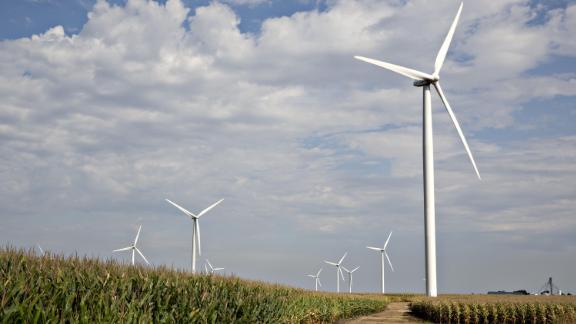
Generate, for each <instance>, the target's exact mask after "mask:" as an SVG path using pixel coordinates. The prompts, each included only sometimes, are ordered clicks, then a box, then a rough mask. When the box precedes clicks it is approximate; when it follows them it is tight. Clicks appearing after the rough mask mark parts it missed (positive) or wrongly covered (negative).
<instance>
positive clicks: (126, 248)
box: [112, 225, 150, 265]
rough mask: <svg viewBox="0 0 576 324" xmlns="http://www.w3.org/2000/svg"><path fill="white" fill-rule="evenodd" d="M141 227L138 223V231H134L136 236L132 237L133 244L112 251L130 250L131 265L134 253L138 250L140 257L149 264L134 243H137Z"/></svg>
mask: <svg viewBox="0 0 576 324" xmlns="http://www.w3.org/2000/svg"><path fill="white" fill-rule="evenodd" d="M141 229H142V225H140V227H139V228H138V233H136V238H135V239H134V244H132V245H130V246H127V247H125V248H122V249H118V250H114V251H112V252H120V251H128V250H132V265H134V254H135V252H138V254H140V256H141V257H142V259H144V261H146V263H147V264H148V265H150V262H148V260H146V257H145V256H144V254H142V252H140V250H139V249H138V248H137V247H136V244H137V243H138V237H139V236H140V230H141Z"/></svg>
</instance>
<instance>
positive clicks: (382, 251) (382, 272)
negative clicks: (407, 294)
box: [367, 231, 394, 293]
mask: <svg viewBox="0 0 576 324" xmlns="http://www.w3.org/2000/svg"><path fill="white" fill-rule="evenodd" d="M391 236H392V231H390V234H388V238H387V239H386V243H384V247H383V248H377V247H373V246H367V248H368V249H370V250H375V251H380V256H381V257H382V268H381V270H380V271H381V274H382V293H384V256H386V260H388V264H389V265H390V269H392V271H394V267H393V266H392V262H390V258H389V257H388V253H386V248H387V247H388V242H390V237H391Z"/></svg>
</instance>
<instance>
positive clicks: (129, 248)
mask: <svg viewBox="0 0 576 324" xmlns="http://www.w3.org/2000/svg"><path fill="white" fill-rule="evenodd" d="M131 249H132V247H131V246H128V247H125V248H121V249H117V250H114V251H112V252H120V251H128V250H131Z"/></svg>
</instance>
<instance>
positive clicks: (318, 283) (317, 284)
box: [307, 268, 322, 291]
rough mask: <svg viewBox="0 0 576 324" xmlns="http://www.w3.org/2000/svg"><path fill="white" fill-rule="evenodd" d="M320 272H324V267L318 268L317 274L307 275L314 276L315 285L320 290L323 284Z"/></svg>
mask: <svg viewBox="0 0 576 324" xmlns="http://www.w3.org/2000/svg"><path fill="white" fill-rule="evenodd" d="M320 272H322V268H320V270H318V272H316V274H315V275H311V274H309V275H307V276H308V277H310V278H314V282H315V283H314V285H315V287H316V291H318V286H320V287H322V284H321V283H320Z"/></svg>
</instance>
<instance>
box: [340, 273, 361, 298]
mask: <svg viewBox="0 0 576 324" xmlns="http://www.w3.org/2000/svg"><path fill="white" fill-rule="evenodd" d="M342 269H344V271H346V272H347V273H348V293H349V294H351V293H352V273H354V271H356V270H358V269H360V267H356V268H354V269H352V270H348V269H346V268H345V267H344V266H342Z"/></svg>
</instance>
